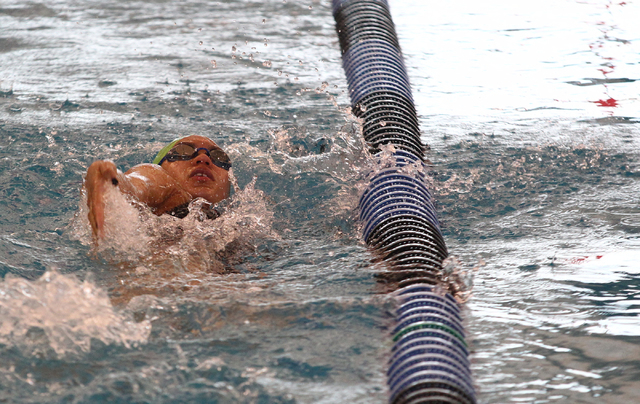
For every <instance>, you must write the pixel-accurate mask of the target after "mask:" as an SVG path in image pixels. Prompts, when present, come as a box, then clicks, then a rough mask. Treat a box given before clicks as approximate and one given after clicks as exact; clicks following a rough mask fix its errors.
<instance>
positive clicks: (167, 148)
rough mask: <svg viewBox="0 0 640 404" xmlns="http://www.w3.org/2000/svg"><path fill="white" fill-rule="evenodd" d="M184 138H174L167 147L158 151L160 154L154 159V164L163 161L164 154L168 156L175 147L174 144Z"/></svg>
mask: <svg viewBox="0 0 640 404" xmlns="http://www.w3.org/2000/svg"><path fill="white" fill-rule="evenodd" d="M185 137H186V136H185ZM182 139H184V137H179V138H177V139H176V140H174V141H173V142H171V143H169V144H168V145H166V146H165V147H163V148H162V150H160V151H159V152H158V154H157V155H156V158H154V159H153V164H160V162H161V161H162V159H163V158H164V156H166V155H167V153H169V150H171V149H173V146H175V145H176V143H178V142H179V141H181V140H182Z"/></svg>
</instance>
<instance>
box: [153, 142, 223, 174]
mask: <svg viewBox="0 0 640 404" xmlns="http://www.w3.org/2000/svg"><path fill="white" fill-rule="evenodd" d="M200 150H204V151H205V154H206V155H207V156H209V158H210V159H211V161H212V162H213V164H214V165H216V166H218V167H220V168H222V169H225V170H228V169H229V168H231V159H229V156H228V155H227V153H225V152H223V151H222V150H220V149H213V150H209V149H206V148H204V147H201V148H199V149H198V148H195V147H193V146H191V145H189V144H185V143H180V144H177V145H175V146H174V147H173V149H171V150H170V151H169V153H167V155H166V156H164V160H166V161H170V162H172V161H187V160H191V159H194V158H196V156H197V155H198V153H200ZM160 164H162V162H160Z"/></svg>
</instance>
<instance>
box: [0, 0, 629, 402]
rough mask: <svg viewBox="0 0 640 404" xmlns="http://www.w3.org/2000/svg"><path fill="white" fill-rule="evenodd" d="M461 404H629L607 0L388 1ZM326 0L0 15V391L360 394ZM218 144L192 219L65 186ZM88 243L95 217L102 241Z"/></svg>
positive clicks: (386, 310)
mask: <svg viewBox="0 0 640 404" xmlns="http://www.w3.org/2000/svg"><path fill="white" fill-rule="evenodd" d="M391 10H392V15H393V17H394V20H395V22H396V25H397V31H398V34H399V37H400V43H401V45H402V49H403V52H404V55H405V61H406V64H407V68H408V71H409V75H410V77H411V79H412V84H413V91H414V98H415V101H416V105H417V108H418V112H419V115H420V121H421V125H422V130H423V140H424V142H425V143H427V144H429V145H430V147H431V149H430V151H429V153H428V158H429V160H430V161H431V163H432V164H433V170H432V175H433V183H434V188H435V189H434V193H435V195H436V198H437V200H438V210H439V215H440V218H441V221H442V227H443V231H444V235H445V240H446V242H447V245H448V247H449V251H450V253H451V254H452V255H453V256H455V257H456V258H455V260H453V261H452V262H453V263H452V265H453V266H455V267H456V268H457V270H458V271H460V272H463V273H469V274H471V275H467V276H469V277H472V278H473V282H474V286H473V290H472V292H473V294H472V296H471V298H470V299H469V301H468V303H467V304H466V307H465V316H466V327H467V339H468V342H469V344H470V346H471V349H472V369H473V372H474V377H475V382H476V387H477V390H478V398H479V401H480V402H482V403H504V402H517V403H547V402H571V403H574V402H585V403H588V402H593V403H600V402H607V403H629V402H636V401H638V399H639V398H640V397H639V394H640V393H638V391H640V390H638V387H639V385H638V381H637V380H638V379H639V378H640V367H639V366H638V364H637V363H638V358H640V345H639V344H638V342H639V338H638V337H639V336H640V328H639V327H638V325H637V324H638V311H639V309H640V305H639V303H638V299H637V297H636V296H637V295H638V293H640V290H639V288H638V286H637V284H638V278H639V273H640V271H639V270H638V264H637V263H638V261H639V258H640V240H639V239H638V234H639V233H640V219H638V217H639V215H640V209H639V208H638V197H637V195H638V190H639V188H640V184H639V183H638V180H637V179H638V177H639V172H640V168H639V167H638V163H637V161H639V158H638V157H639V156H638V150H640V145H638V144H637V138H638V134H640V130H639V129H638V123H640V113H639V111H640V102H639V101H638V93H639V91H638V86H639V85H640V84H639V83H640V81H635V80H636V79H640V77H639V76H640V75H639V74H638V71H639V70H638V64H639V63H640V60H638V55H639V54H640V52H639V51H640V49H638V47H639V46H640V45H639V41H640V30H639V29H638V26H637V23H636V22H635V16H637V15H638V12H639V11H640V10H639V6H638V4H636V3H634V2H612V1H605V0H599V1H596V0H592V1H575V0H571V1H568V0H567V1H560V2H557V1H554V2H552V1H549V0H543V1H541V2H535V4H534V3H533V2H521V1H516V2H507V1H503V0H502V1H499V0H490V1H485V2H464V1H453V2H446V3H443V2H441V3H438V4H432V3H429V2H419V1H413V0H412V1H405V2H391ZM346 87H347V86H346V82H345V78H344V74H343V71H342V67H341V62H340V51H339V45H338V40H337V36H336V33H335V30H334V21H333V17H332V16H331V9H330V4H329V3H327V2H319V1H313V0H310V1H308V2H306V3H296V2H291V1H290V0H287V1H283V0H273V1H263V2H250V1H222V2H198V1H184V2H165V1H160V0H156V1H147V2H126V3H124V2H104V1H101V2H98V1H95V2H87V1H83V2H80V1H74V0H59V1H58V0H57V1H51V2H46V3H44V2H43V3H35V2H32V3H25V2H21V1H13V0H5V1H3V2H2V5H0V184H1V185H0V204H1V205H2V208H1V209H0V274H1V275H2V278H3V281H2V282H0V358H2V360H0V400H1V401H6V402H27V403H28V402H33V403H58V402H65V403H67V402H69V403H71V402H73V403H85V402H86V403H89V402H91V403H95V402H126V403H129V402H154V403H156V402H158V403H165V402H166V403H171V402H176V403H177V402H219V403H254V402H255V403H294V402H296V403H347V402H349V403H383V402H386V401H387V392H386V387H385V370H386V369H385V364H386V360H387V358H388V354H389V349H390V347H391V341H390V338H389V332H390V327H391V326H392V324H391V316H390V313H391V311H392V310H393V307H394V305H393V301H392V300H391V299H390V298H389V297H388V296H387V295H386V294H385V293H384V288H383V286H382V285H380V283H379V282H378V281H377V279H376V277H375V274H376V273H377V272H378V271H380V270H383V269H384V266H383V265H382V264H381V263H379V262H376V260H375V256H374V254H372V253H371V252H370V251H368V250H367V248H366V246H365V245H364V244H363V243H362V241H361V240H360V234H359V231H360V228H359V225H358V224H357V223H355V217H356V211H355V207H356V205H357V197H358V193H359V192H360V190H361V189H362V187H363V186H364V185H365V184H366V178H367V175H368V173H369V171H370V170H372V169H375V163H374V162H373V161H372V160H371V158H370V156H369V155H368V154H367V152H366V148H365V147H364V146H363V144H362V142H361V141H360V139H359V134H358V127H357V122H356V121H355V120H354V119H353V117H352V116H351V115H350V114H349V110H348V108H347V107H348V105H349V100H348V97H347V95H346ZM186 134H203V135H207V136H210V137H212V138H213V139H215V140H216V141H217V142H219V144H220V145H221V146H223V147H224V148H225V149H226V150H227V151H228V152H229V154H230V156H231V158H232V160H233V164H234V167H233V169H232V172H233V176H234V178H235V181H236V189H235V192H234V196H233V198H232V200H231V201H230V202H229V203H228V206H226V207H225V209H226V210H225V214H224V215H223V216H222V217H221V218H219V219H217V220H215V221H212V222H208V221H205V222H201V221H198V220H197V219H196V218H193V217H189V218H186V219H184V220H183V221H179V222H178V223H175V221H177V219H172V218H168V217H162V218H155V217H151V216H149V215H144V214H142V215H141V214H139V213H138V211H137V210H135V209H134V208H132V207H130V206H129V205H128V204H127V203H126V201H124V200H123V199H122V198H121V196H119V195H117V194H114V195H111V196H110V199H109V201H110V209H111V212H112V213H113V215H111V217H112V222H111V224H110V226H111V234H110V236H109V239H108V242H107V243H105V244H104V245H103V246H101V247H99V248H95V247H94V246H93V245H92V243H91V239H90V237H89V235H88V228H87V225H88V224H87V221H86V219H85V210H84V209H85V208H84V205H83V202H82V195H81V187H82V176H83V173H84V172H85V171H86V168H87V167H88V165H89V164H90V163H91V162H92V161H94V160H96V159H111V160H113V161H115V162H116V164H117V165H118V167H119V168H120V169H122V170H126V169H128V168H129V167H131V166H133V165H135V164H138V163H140V162H148V161H151V160H152V158H153V157H154V156H155V153H156V152H157V150H159V149H160V148H161V147H162V146H163V145H164V144H166V143H167V142H168V141H170V140H172V139H173V138H175V137H176V136H178V135H186ZM116 229H120V233H119V234H117V232H116Z"/></svg>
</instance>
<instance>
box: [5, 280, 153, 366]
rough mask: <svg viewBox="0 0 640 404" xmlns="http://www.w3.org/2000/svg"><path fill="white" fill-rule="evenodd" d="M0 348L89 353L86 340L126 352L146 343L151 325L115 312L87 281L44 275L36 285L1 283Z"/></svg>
mask: <svg viewBox="0 0 640 404" xmlns="http://www.w3.org/2000/svg"><path fill="white" fill-rule="evenodd" d="M0 318H2V322H0V343H2V344H6V345H9V346H15V347H18V348H19V349H20V350H22V351H23V352H27V353H31V354H41V355H43V354H44V355H51V354H55V355H57V356H65V355H69V354H78V353H81V352H88V351H89V350H90V349H91V340H92V339H97V340H100V341H102V342H104V343H106V344H121V345H124V346H126V347H131V346H135V345H137V344H144V343H146V342H147V338H148V337H149V333H150V331H151V325H150V323H149V322H148V321H142V322H139V323H137V322H135V321H134V320H133V319H132V318H130V316H128V315H127V313H120V312H118V311H116V310H115V309H114V308H113V306H112V305H111V302H110V300H109V297H108V296H107V293H106V292H105V291H104V290H102V289H100V288H99V287H97V286H96V285H95V284H93V283H92V282H91V280H85V281H79V280H78V279H77V278H76V277H74V276H72V275H62V274H60V273H58V272H56V271H47V272H45V273H44V275H43V276H42V277H41V278H39V279H37V280H35V281H29V280H26V279H24V278H20V277H15V276H12V275H7V276H6V278H5V280H4V281H3V282H2V283H0Z"/></svg>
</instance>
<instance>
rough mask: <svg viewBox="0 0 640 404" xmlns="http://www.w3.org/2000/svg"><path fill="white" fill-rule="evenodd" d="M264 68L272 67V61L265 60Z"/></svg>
mask: <svg viewBox="0 0 640 404" xmlns="http://www.w3.org/2000/svg"><path fill="white" fill-rule="evenodd" d="M262 66H264V67H271V61H270V60H265V61H264V62H262Z"/></svg>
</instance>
